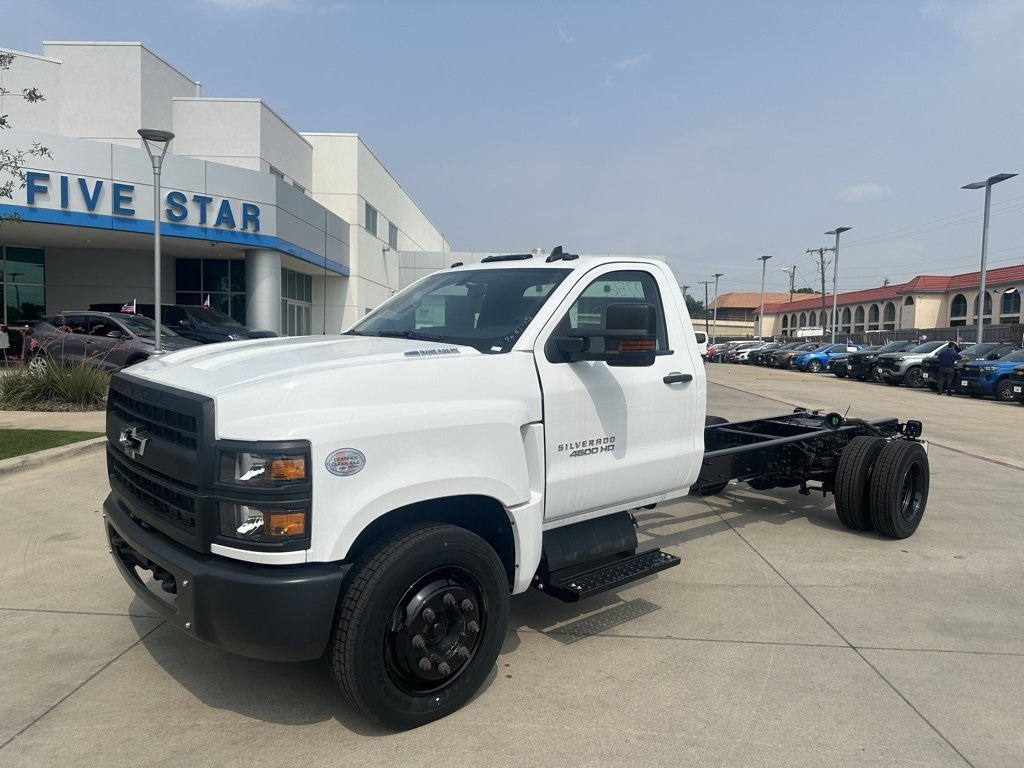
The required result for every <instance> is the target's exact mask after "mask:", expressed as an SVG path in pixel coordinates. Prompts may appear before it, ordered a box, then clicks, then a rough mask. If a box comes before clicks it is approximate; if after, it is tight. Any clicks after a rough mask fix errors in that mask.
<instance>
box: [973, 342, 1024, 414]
mask: <svg viewBox="0 0 1024 768" xmlns="http://www.w3.org/2000/svg"><path fill="white" fill-rule="evenodd" d="M1021 363H1024V349H1018V350H1017V351H1016V352H1010V353H1009V354H1007V355H1004V356H1003V357H1001V358H999V359H998V360H975V361H974V362H971V363H965V364H964V365H963V366H961V367H960V370H959V371H957V375H956V383H957V384H958V386H959V387H960V390H961V391H962V392H966V393H967V394H968V395H970V396H971V397H994V398H995V399H996V400H1001V401H1003V402H1007V403H1008V402H1012V401H1013V400H1014V396H1015V394H1016V393H1015V392H1014V391H1013V386H1014V385H1013V382H1012V381H1011V380H1010V374H1011V373H1012V372H1013V370H1014V369H1015V368H1016V367H1017V366H1019V365H1020V364H1021Z"/></svg>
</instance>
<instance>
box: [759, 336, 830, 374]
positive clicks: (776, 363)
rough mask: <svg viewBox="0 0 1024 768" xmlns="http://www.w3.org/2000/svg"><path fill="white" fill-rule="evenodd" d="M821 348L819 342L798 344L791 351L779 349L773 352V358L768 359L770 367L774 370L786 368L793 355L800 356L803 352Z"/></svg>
mask: <svg viewBox="0 0 1024 768" xmlns="http://www.w3.org/2000/svg"><path fill="white" fill-rule="evenodd" d="M818 346H821V345H820V344H818V343H817V342H805V343H803V344H798V345H797V346H795V347H792V348H791V349H779V350H776V351H775V352H772V355H771V357H770V358H769V359H768V365H770V366H772V367H773V368H786V367H787V366H788V365H789V359H790V358H791V357H793V355H798V354H800V353H801V352H810V351H811V350H812V349H814V348H815V347H818Z"/></svg>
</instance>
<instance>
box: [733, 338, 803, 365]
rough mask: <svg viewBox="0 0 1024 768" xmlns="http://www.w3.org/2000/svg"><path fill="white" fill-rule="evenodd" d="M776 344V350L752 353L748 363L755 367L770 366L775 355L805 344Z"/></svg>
mask: <svg viewBox="0 0 1024 768" xmlns="http://www.w3.org/2000/svg"><path fill="white" fill-rule="evenodd" d="M775 343H776V344H778V346H776V347H775V348H774V349H767V348H766V349H759V350H757V351H756V352H751V353H750V355H749V356H748V357H747V362H749V363H752V364H754V365H770V364H771V357H772V355H773V354H774V353H776V352H781V351H782V350H787V349H796V348H797V347H799V346H800V345H802V344H803V343H804V342H802V341H790V342H787V343H785V344H783V343H782V342H781V341H780V342H775Z"/></svg>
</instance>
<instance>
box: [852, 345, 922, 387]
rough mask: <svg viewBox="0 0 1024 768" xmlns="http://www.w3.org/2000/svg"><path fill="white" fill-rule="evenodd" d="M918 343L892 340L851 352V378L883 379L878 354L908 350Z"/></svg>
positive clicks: (859, 379) (864, 379) (862, 379)
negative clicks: (879, 345)
mask: <svg viewBox="0 0 1024 768" xmlns="http://www.w3.org/2000/svg"><path fill="white" fill-rule="evenodd" d="M917 345H918V342H916V341H890V342H889V343H888V344H884V345H882V346H881V347H865V348H864V349H861V350H858V351H857V352H851V353H850V356H849V357H847V358H846V365H847V369H848V371H849V375H850V378H851V379H857V380H858V381H881V380H882V376H881V371H879V370H878V368H877V366H878V356H879V355H884V354H888V353H889V352H906V351H907V350H908V349H913V348H914V347H916V346H917Z"/></svg>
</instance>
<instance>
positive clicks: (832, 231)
mask: <svg viewBox="0 0 1024 768" xmlns="http://www.w3.org/2000/svg"><path fill="white" fill-rule="evenodd" d="M849 230H850V227H836V228H835V229H830V230H829V231H828V232H826V233H825V234H826V235H835V236H836V247H835V248H833V249H832V252H833V253H834V254H835V256H836V261H835V264H833V265H832V343H833V344H835V343H836V303H837V301H838V298H839V294H838V293H837V292H836V280H837V278H838V276H839V236H840V235H841V234H843V232H848V231H849ZM822 325H824V323H822Z"/></svg>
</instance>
